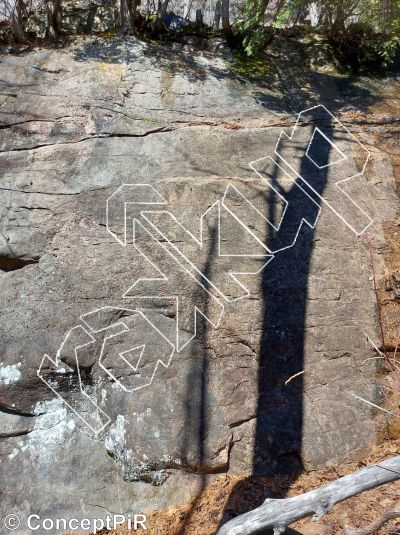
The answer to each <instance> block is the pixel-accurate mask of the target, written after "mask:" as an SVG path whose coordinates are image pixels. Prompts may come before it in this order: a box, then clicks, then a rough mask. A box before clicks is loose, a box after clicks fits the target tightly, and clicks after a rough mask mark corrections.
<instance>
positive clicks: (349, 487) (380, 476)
mask: <svg viewBox="0 0 400 535" xmlns="http://www.w3.org/2000/svg"><path fill="white" fill-rule="evenodd" d="M396 479H400V456H397V457H393V458H391V459H388V460H387V461H382V462H381V463H379V464H373V465H371V466H367V467H365V468H362V469H361V470H358V471H357V472H354V473H353V474H351V475H348V476H344V477H341V478H340V479H338V480H337V481H334V482H333V483H329V484H328V485H325V486H324V487H321V488H319V489H315V490H312V491H310V492H306V493H305V494H300V495H299V496H294V497H292V498H286V499H283V500H274V499H267V500H265V502H264V503H263V505H261V506H260V507H258V508H257V509H254V510H253V511H250V512H248V513H245V514H243V515H240V516H238V517H237V518H233V519H232V520H230V521H229V522H227V523H226V524H225V525H224V526H222V527H221V528H220V529H219V531H218V533H217V535H252V534H253V533H258V532H259V531H260V530H265V529H271V528H272V529H273V530H274V535H278V534H280V533H282V532H283V531H284V530H285V528H286V527H287V526H289V525H290V524H293V522H295V521H296V520H300V519H301V518H304V517H306V516H310V515H314V516H315V517H316V518H319V517H321V516H323V515H325V514H326V513H327V512H328V511H330V509H331V508H332V507H333V506H334V505H336V504H337V503H339V502H341V501H343V500H346V499H347V498H350V497H351V496H355V495H357V494H360V493H361V492H364V491H366V490H369V489H372V488H374V487H377V486H379V485H383V484H384V483H389V482H391V481H395V480H396Z"/></svg>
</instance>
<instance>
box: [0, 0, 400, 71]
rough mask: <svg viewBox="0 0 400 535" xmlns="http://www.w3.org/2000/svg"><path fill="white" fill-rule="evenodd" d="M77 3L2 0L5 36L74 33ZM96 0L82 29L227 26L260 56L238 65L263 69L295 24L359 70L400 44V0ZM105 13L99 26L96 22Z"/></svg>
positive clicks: (158, 35) (165, 32)
mask: <svg viewBox="0 0 400 535" xmlns="http://www.w3.org/2000/svg"><path fill="white" fill-rule="evenodd" d="M73 3H74V2H73V0H0V39H1V34H2V33H3V36H5V38H8V39H9V40H14V41H20V42H23V41H27V40H28V41H29V40H30V39H32V38H33V39H35V38H38V37H41V38H58V37H59V36H60V35H63V34H65V33H71V31H72V33H73V30H71V25H70V24H69V22H68V21H69V20H70V18H71V17H70V15H69V12H68V10H69V9H71V8H70V6H71V4H73ZM88 5H90V7H89V8H88V9H87V11H88V13H89V15H87V16H86V19H85V18H84V15H83V16H82V17H83V19H82V21H81V23H80V25H79V26H76V28H75V33H79V32H82V31H83V33H97V34H100V35H105V34H113V33H115V32H121V33H135V34H137V35H139V36H142V37H144V38H148V39H151V40H154V39H155V40H161V41H164V42H165V41H171V40H172V41H180V40H183V41H184V37H185V36H187V35H190V36H197V37H200V38H209V37H212V36H215V35H216V34H218V32H219V33H220V34H221V32H222V34H223V35H224V36H225V39H226V41H227V43H228V45H229V46H231V47H233V48H239V50H242V51H243V52H244V54H245V55H247V56H248V57H249V58H253V60H252V61H251V62H249V61H247V62H246V61H245V59H244V58H243V57H242V56H241V54H240V53H235V65H236V67H237V69H238V71H241V70H242V69H244V68H246V69H247V68H251V66H252V64H254V65H256V67H257V68H256V71H257V72H260V71H262V70H263V68H264V67H262V66H260V61H261V60H260V57H261V56H260V52H262V51H263V50H264V49H265V48H266V47H267V46H268V44H269V43H270V42H271V41H272V40H273V39H274V36H275V35H277V34H280V35H281V32H284V33H285V35H286V36H287V35H288V33H289V32H290V31H292V37H293V38H296V37H297V36H299V35H301V36H302V38H304V36H306V35H310V34H314V35H317V36H319V38H323V39H324V40H325V42H326V43H328V44H329V50H330V53H331V56H332V58H333V59H334V61H335V62H336V63H337V64H338V65H340V66H342V67H343V68H345V69H349V70H351V71H353V72H359V71H363V70H373V69H379V68H382V67H387V66H388V65H390V64H391V63H392V62H393V60H394V58H395V56H396V53H397V52H398V50H399V48H400V0H333V1H332V0H247V1H244V0H231V1H230V0H208V2H207V3H206V2H204V1H203V2H200V1H198V2H196V1H195V0H186V1H181V2H178V1H177V0H163V1H161V0H159V1H158V3H157V2H155V1H154V0H108V1H106V2H103V3H101V2H98V1H97V2H93V5H92V4H91V3H90V2H89V3H88ZM206 5H207V6H208V7H207V10H208V11H207V10H206V9H205V7H204V6H206ZM78 9H79V8H78ZM107 10H108V12H107V13H108V14H107V15H104V13H105V11H107ZM75 11H76V10H75ZM102 13H103V15H102V16H103V19H102V20H101V21H100V23H98V24H97V27H95V26H94V25H93V21H95V20H97V19H98V18H99V16H100V15H101V14H102ZM96 17H97V19H96ZM106 19H107V21H106V23H105V22H104V20H106ZM87 20H88V21H89V22H90V21H91V24H89V22H87ZM32 21H33V22H32ZM37 21H41V22H40V23H38V22H37ZM65 21H66V22H65ZM39 26H40V27H41V28H42V30H41V32H38V30H37V28H38V27H39ZM82 28H83V30H82ZM35 32H36V33H35ZM254 65H253V66H254ZM236 67H235V68H236Z"/></svg>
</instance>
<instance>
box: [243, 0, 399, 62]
mask: <svg viewBox="0 0 400 535" xmlns="http://www.w3.org/2000/svg"><path fill="white" fill-rule="evenodd" d="M311 4H313V8H314V11H317V12H318V15H319V21H318V24H317V27H316V28H315V30H316V31H318V32H320V34H321V35H322V36H325V37H326V38H327V39H328V41H329V42H330V44H331V49H332V52H333V55H334V56H335V58H336V59H337V60H338V62H339V63H341V64H343V65H344V66H346V67H349V68H351V69H353V70H358V69H359V68H364V67H366V68H374V67H379V66H386V65H389V64H390V63H391V62H392V61H393V59H394V57H395V55H396V52H397V51H398V50H399V47H400V0H314V1H312V0H281V1H278V2H274V3H272V2H270V1H269V0H249V1H248V2H247V4H246V7H245V9H244V12H243V20H242V21H241V22H240V24H239V25H238V28H237V31H238V32H239V34H240V36H241V40H242V44H243V49H244V51H245V52H246V54H247V55H249V56H256V55H257V54H258V53H259V52H260V51H261V50H262V49H263V48H265V46H266V44H268V40H271V39H272V36H273V32H274V29H277V30H278V29H282V28H287V27H290V26H291V25H292V24H293V23H294V22H296V21H298V20H299V19H298V16H299V14H300V13H301V10H304V9H305V8H309V7H310V6H311ZM267 22H268V26H267ZM304 28H306V26H305V27H304Z"/></svg>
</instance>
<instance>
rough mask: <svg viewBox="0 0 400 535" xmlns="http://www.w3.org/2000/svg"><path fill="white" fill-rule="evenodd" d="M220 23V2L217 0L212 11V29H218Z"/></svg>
mask: <svg viewBox="0 0 400 535" xmlns="http://www.w3.org/2000/svg"><path fill="white" fill-rule="evenodd" d="M220 22H221V0H217V1H216V3H215V11H214V24H213V26H214V28H216V29H217V30H218V29H219V24H220Z"/></svg>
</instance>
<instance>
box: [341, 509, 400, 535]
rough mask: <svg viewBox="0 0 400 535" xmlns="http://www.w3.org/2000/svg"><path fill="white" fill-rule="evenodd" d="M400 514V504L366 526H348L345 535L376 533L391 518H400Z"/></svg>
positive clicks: (369, 534)
mask: <svg viewBox="0 0 400 535" xmlns="http://www.w3.org/2000/svg"><path fill="white" fill-rule="evenodd" d="M399 516H400V505H399V506H398V507H396V508H395V509H391V510H390V511H386V513H383V515H382V516H380V517H379V518H377V519H376V520H374V521H373V522H371V524H368V526H364V527H363V528H352V527H350V526H346V528H345V530H344V531H343V535H372V533H375V532H376V531H378V529H381V527H382V526H384V525H385V524H386V522H389V520H393V519H394V518H398V517H399Z"/></svg>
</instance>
